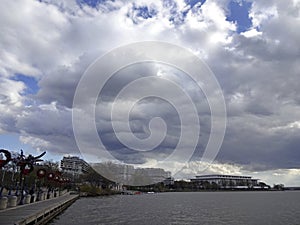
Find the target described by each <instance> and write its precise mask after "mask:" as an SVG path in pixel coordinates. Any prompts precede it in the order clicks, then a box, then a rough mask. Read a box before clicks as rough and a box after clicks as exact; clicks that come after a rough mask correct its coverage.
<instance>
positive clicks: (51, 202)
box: [0, 194, 78, 225]
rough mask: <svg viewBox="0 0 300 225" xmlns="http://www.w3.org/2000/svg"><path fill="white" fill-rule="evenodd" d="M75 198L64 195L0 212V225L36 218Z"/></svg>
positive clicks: (75, 196)
mask: <svg viewBox="0 0 300 225" xmlns="http://www.w3.org/2000/svg"><path fill="white" fill-rule="evenodd" d="M77 197H78V195H69V194H66V195H64V196H60V197H56V198H52V199H47V200H44V201H41V202H35V203H31V204H27V205H21V206H17V207H13V208H8V209H4V210H0V225H4V224H5V225H6V224H7V225H12V224H15V223H17V222H18V221H22V220H25V219H27V218H30V217H36V216H37V215H41V214H44V213H45V212H46V211H49V210H51V209H53V208H55V207H57V206H59V205H62V204H64V203H65V202H68V201H70V200H72V199H74V198H77Z"/></svg>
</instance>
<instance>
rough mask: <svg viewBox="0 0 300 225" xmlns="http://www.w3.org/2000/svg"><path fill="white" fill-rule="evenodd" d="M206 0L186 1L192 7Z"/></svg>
mask: <svg viewBox="0 0 300 225" xmlns="http://www.w3.org/2000/svg"><path fill="white" fill-rule="evenodd" d="M205 1H206V0H185V3H186V4H187V5H189V6H190V7H191V8H193V7H194V5H196V4H198V3H201V5H202V4H203V3H204V2H205Z"/></svg>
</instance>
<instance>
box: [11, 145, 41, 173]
mask: <svg viewBox="0 0 300 225" xmlns="http://www.w3.org/2000/svg"><path fill="white" fill-rule="evenodd" d="M45 154H46V152H43V153H42V154H40V155H38V156H35V157H34V156H32V155H29V156H27V157H25V155H24V154H23V150H22V149H21V154H19V155H18V157H16V158H14V159H13V162H14V163H15V164H16V165H17V166H19V167H20V170H21V173H22V174H23V175H27V174H29V173H31V172H32V171H33V169H34V168H33V165H34V163H36V162H40V161H43V160H42V159H40V158H41V157H43V156H44V155H45Z"/></svg>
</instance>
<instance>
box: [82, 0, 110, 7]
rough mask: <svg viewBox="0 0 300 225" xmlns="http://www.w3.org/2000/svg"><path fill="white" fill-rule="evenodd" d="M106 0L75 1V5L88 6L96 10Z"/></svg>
mask: <svg viewBox="0 0 300 225" xmlns="http://www.w3.org/2000/svg"><path fill="white" fill-rule="evenodd" d="M105 1H106V0H77V4H78V5H82V4H85V5H88V6H90V7H92V8H97V6H98V5H99V4H101V3H103V2H105Z"/></svg>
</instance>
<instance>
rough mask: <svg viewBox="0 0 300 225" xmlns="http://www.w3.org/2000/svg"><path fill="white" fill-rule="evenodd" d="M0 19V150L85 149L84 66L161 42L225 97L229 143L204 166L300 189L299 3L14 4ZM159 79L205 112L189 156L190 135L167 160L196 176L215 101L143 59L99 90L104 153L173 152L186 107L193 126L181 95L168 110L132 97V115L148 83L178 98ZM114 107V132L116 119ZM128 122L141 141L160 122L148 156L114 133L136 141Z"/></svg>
mask: <svg viewBox="0 0 300 225" xmlns="http://www.w3.org/2000/svg"><path fill="white" fill-rule="evenodd" d="M0 26H1V28H2V29H1V30H2V31H1V36H0V109H1V113H0V148H5V149H9V150H13V151H19V150H20V149H23V150H24V151H25V153H27V154H39V153H40V152H42V151H47V154H46V156H45V157H44V158H45V159H53V160H60V159H61V158H62V156H63V155H80V151H79V150H80V148H79V147H78V143H77V142H76V140H75V136H74V130H73V128H74V127H73V124H72V113H74V110H78V108H76V107H74V105H73V100H74V96H75V93H76V88H77V87H78V85H79V81H80V80H81V79H82V77H83V74H84V73H85V71H86V70H87V68H89V66H90V65H91V64H92V63H93V62H95V60H97V59H99V57H101V56H103V55H104V54H106V53H108V52H111V51H113V50H114V49H116V48H118V47H120V46H124V45H128V44H132V43H135V42H141V41H161V42H167V43H170V44H173V45H176V46H181V47H183V48H185V49H187V50H188V51H190V52H191V53H193V54H194V55H196V56H197V57H199V58H200V59H201V60H202V61H203V62H204V63H205V65H207V67H209V68H210V70H211V71H212V73H213V74H214V76H215V78H216V80H217V81H218V84H219V86H220V88H221V90H222V94H223V96H224V100H225V106H226V112H227V115H226V132H225V136H224V140H223V142H222V145H221V147H220V149H218V150H219V151H218V154H217V156H216V158H215V161H214V163H213V164H212V165H210V167H208V168H207V169H206V171H204V172H205V173H223V174H236V175H239V174H243V175H251V176H254V177H256V178H259V179H261V180H263V181H265V182H267V183H269V184H271V185H273V184H274V183H284V184H285V185H286V186H300V151H299V146H300V132H299V131H300V116H299V115H300V114H299V111H300V90H299V88H298V87H299V85H300V74H299V71H300V63H299V61H300V46H299V40H300V31H299V29H298V28H299V27H300V1H299V0H287V1H282V0H267V1H266V0H247V1H246V0H245V1H242V0H231V1H230V0H221V1H220V0H206V1H205V0H202V1H196V0H185V1H184V0H161V1H160V0H147V1H146V0H140V1H131V0H124V1H119V0H115V1H105V0H95V1H93V0H85V1H84V0H77V1H76V0H68V1H61V0H56V1H54V0H40V1H22V0H16V1H8V0H7V1H3V2H2V4H1V7H0ZM135 53H136V52H133V53H132V54H133V55H134V54H135ZM128 57H129V58H130V57H132V56H131V55H129V56H128ZM174 57H175V56H174ZM111 63H112V64H113V63H114V62H111ZM148 74H151V75H148ZM152 75H155V76H156V77H157V79H156V78H153V77H152V78H153V79H152V80H149V81H147V82H144V83H141V84H140V85H138V86H137V87H135V89H131V90H129V93H128V95H127V97H126V98H125V97H124V96H121V97H120V98H119V99H118V101H116V98H117V96H118V93H119V92H120V91H121V90H122V88H123V87H124V86H126V85H127V84H129V83H130V82H132V81H133V80H136V79H138V78H141V77H143V78H147V77H148V78H149V76H152ZM99 76H102V75H101V73H100V75H99ZM161 77H163V78H166V79H168V80H173V81H174V82H176V83H177V84H179V86H178V87H179V88H180V89H182V90H184V91H185V93H187V94H188V95H189V96H191V99H192V101H193V103H194V106H195V109H196V110H197V112H198V116H199V121H200V126H201V132H200V136H199V137H200V138H199V140H198V142H197V146H196V148H195V151H194V152H193V155H192V157H191V159H190V162H189V163H186V162H182V161H181V160H180V154H182V155H181V156H182V157H183V155H184V154H185V149H188V148H189V146H190V145H191V143H189V142H188V141H186V140H185V142H184V143H183V146H182V149H181V150H180V154H179V157H178V160H175V161H172V162H170V164H169V168H170V169H171V168H176V167H177V168H178V167H179V168H183V169H182V170H181V173H180V176H181V177H183V178H192V177H193V176H195V175H197V174H200V173H202V172H203V171H202V170H201V168H202V166H203V162H201V157H202V156H203V152H204V150H205V147H206V146H207V144H208V141H209V137H210V131H211V129H212V122H211V118H212V113H211V111H210V110H211V105H210V103H209V102H208V101H207V98H206V97H207V96H206V93H204V92H203V90H201V88H199V87H198V86H197V83H195V82H193V80H191V79H190V78H189V76H188V75H186V74H185V73H184V72H183V71H181V70H180V69H178V68H175V67H174V66H173V67H172V66H170V65H165V64H161V63H146V64H145V63H144V64H139V65H131V66H128V67H125V68H122V69H120V70H118V71H117V72H116V73H115V74H114V75H113V76H112V77H111V79H109V80H108V82H107V84H106V85H105V86H104V87H103V89H102V90H101V92H100V93H99V96H100V97H99V98H98V99H97V103H96V107H95V118H94V120H95V123H96V131H97V133H98V136H99V138H100V139H101V141H102V143H103V145H104V146H105V149H106V150H107V151H109V152H110V153H111V154H112V155H113V156H114V157H116V158H117V159H118V160H122V161H124V162H126V163H136V164H139V163H149V162H153V161H156V160H159V159H161V158H164V157H166V155H168V154H170V153H171V152H172V151H173V150H174V148H176V145H177V143H178V141H179V140H180V134H181V131H182V130H184V126H181V123H180V122H181V121H180V116H183V115H182V114H180V113H179V112H182V113H183V114H184V115H185V118H187V119H186V123H187V124H186V125H187V126H188V127H190V128H191V129H192V128H195V124H194V123H193V122H192V119H191V117H189V115H190V113H191V110H192V108H191V107H190V106H189V105H188V104H187V101H186V100H185V98H183V97H182V96H181V95H180V96H177V99H176V100H175V101H174V105H172V104H170V103H168V102H167V101H165V100H164V99H161V98H157V97H155V96H153V97H148V98H145V99H142V100H140V101H139V102H137V104H135V105H134V107H132V108H131V109H130V110H131V111H130V115H129V116H127V112H125V109H126V108H127V106H128V105H130V104H131V103H132V99H133V97H134V96H135V95H137V94H139V95H140V94H144V93H147V92H146V90H148V89H153V90H156V93H157V95H161V94H164V93H167V94H169V95H170V96H172V93H173V94H174V95H173V96H175V95H176V92H175V91H174V92H172V91H173V90H172V89H169V86H168V85H167V84H165V83H164V82H161V80H159V79H158V78H161ZM88 85H90V86H91V87H92V86H93V83H92V82H91V83H89V84H88ZM90 86H87V87H86V88H87V90H86V91H87V92H86V95H85V96H83V97H82V102H80V105H81V106H82V107H83V108H81V109H80V110H82V111H81V113H82V114H81V116H82V117H81V118H82V120H80V121H77V125H78V126H79V127H80V128H82V130H83V133H82V137H84V138H83V142H85V143H84V146H85V148H86V149H85V150H87V151H89V153H90V158H88V159H93V158H95V157H94V155H93V154H94V153H95V152H97V150H99V149H97V146H98V145H97V142H98V141H99V140H95V139H92V138H91V136H90V135H89V132H90V130H91V127H90V126H88V122H87V121H88V120H89V118H91V115H90V114H88V113H86V111H85V107H87V108H88V107H89V106H91V105H90V104H92V103H91V99H92V98H91V96H90V95H89V93H90V92H89V91H90V90H89V87H90ZM204 86H205V84H204ZM113 103H116V104H115V105H114V104H113ZM178 105H180V106H181V107H182V108H180V110H182V111H179V109H178V108H177V106H178ZM114 106H116V107H117V115H116V123H115V124H114V125H116V126H118V129H114V128H115V127H113V126H114V125H113V124H112V120H111V118H110V113H111V110H112V108H113V107H114ZM157 117H160V118H161V119H162V120H163V121H164V122H162V121H160V120H159V121H158V122H157V121H156V122H157V123H153V124H154V125H153V127H150V128H151V129H150V128H149V122H150V121H152V120H151V119H152V118H157ZM189 119H190V120H189ZM128 121H129V124H130V125H129V126H130V132H131V133H133V134H134V135H135V137H138V138H142V139H143V138H144V139H145V138H147V137H148V136H149V135H150V134H151V131H152V130H153V131H155V132H158V133H159V132H161V130H163V129H165V138H164V139H163V140H162V141H161V142H160V143H159V145H158V146H155V148H154V150H153V151H147V152H141V151H138V152H137V151H134V150H133V149H131V148H130V147H128V146H126V144H124V143H122V141H120V139H118V138H120V137H123V138H125V139H126V138H127V140H131V139H130V138H132V136H130V134H129V131H128V130H126V129H125V128H126V124H127V122H128ZM161 124H163V126H162V125H161ZM196 128H197V126H196ZM150 130H151V131H150ZM155 132H154V133H155ZM190 135H193V134H192V133H191V134H190ZM132 140H133V139H132ZM95 154H97V153H95ZM147 165H148V164H147ZM149 165H150V164H149Z"/></svg>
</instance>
